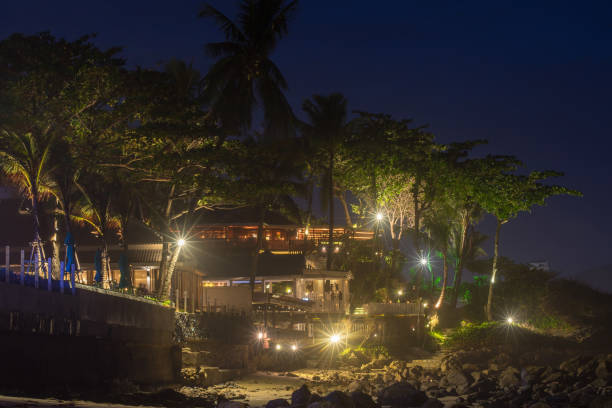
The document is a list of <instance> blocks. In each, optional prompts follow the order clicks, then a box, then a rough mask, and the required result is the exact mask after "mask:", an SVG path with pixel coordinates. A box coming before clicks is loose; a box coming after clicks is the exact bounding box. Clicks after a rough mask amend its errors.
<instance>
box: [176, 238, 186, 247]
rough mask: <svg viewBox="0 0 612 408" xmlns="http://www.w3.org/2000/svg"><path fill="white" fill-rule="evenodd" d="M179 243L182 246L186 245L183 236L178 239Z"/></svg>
mask: <svg viewBox="0 0 612 408" xmlns="http://www.w3.org/2000/svg"><path fill="white" fill-rule="evenodd" d="M176 243H177V245H178V246H180V247H182V246H183V245H185V240H184V239H183V238H181V239H179V240H178V241H176Z"/></svg>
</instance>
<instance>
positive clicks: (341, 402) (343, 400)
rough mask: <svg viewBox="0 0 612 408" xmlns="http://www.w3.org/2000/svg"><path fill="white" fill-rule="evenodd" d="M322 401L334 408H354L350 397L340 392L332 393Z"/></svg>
mask: <svg viewBox="0 0 612 408" xmlns="http://www.w3.org/2000/svg"><path fill="white" fill-rule="evenodd" d="M324 400H325V401H327V402H329V403H330V404H331V406H332V407H334V408H355V404H354V403H353V400H352V399H351V397H349V396H348V395H346V394H345V393H343V392H342V391H332V392H330V393H329V394H327V395H326V396H325V398H324Z"/></svg>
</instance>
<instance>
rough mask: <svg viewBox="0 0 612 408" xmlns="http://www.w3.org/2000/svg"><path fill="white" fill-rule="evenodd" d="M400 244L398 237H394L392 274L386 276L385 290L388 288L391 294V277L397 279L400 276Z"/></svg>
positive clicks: (392, 240)
mask: <svg viewBox="0 0 612 408" xmlns="http://www.w3.org/2000/svg"><path fill="white" fill-rule="evenodd" d="M399 243H400V239H399V237H398V236H397V235H394V237H393V238H392V239H391V268H390V269H391V271H390V272H391V273H388V274H386V275H387V279H386V282H385V288H387V293H388V294H390V293H391V292H390V289H391V282H390V280H391V277H396V276H397V275H398V269H399V265H398V260H399V252H400V251H399Z"/></svg>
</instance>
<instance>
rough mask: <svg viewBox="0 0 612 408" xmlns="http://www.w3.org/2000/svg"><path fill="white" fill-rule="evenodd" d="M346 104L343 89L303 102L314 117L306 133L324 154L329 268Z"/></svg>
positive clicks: (321, 165) (322, 169)
mask: <svg viewBox="0 0 612 408" xmlns="http://www.w3.org/2000/svg"><path fill="white" fill-rule="evenodd" d="M346 105H347V101H346V98H345V97H344V95H342V94H340V93H333V94H330V95H327V96H324V95H313V96H312V98H311V99H307V100H306V101H304V103H303V104H302V109H303V110H304V112H306V114H307V115H308V119H309V121H310V125H307V127H306V135H307V137H310V138H311V139H312V140H313V143H312V144H313V146H314V152H313V153H314V155H316V156H320V162H319V166H318V171H319V174H320V176H321V179H320V184H321V186H322V203H323V204H324V206H323V208H325V207H327V210H328V211H329V238H328V239H329V241H328V242H329V248H328V251H327V269H328V270H329V269H331V267H332V259H333V258H332V257H333V252H334V251H333V243H334V193H335V190H336V188H335V187H336V186H335V184H334V183H335V180H334V162H335V161H336V154H337V150H338V145H339V144H340V143H341V141H342V139H343V136H344V132H345V131H346Z"/></svg>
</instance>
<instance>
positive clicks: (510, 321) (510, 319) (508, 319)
mask: <svg viewBox="0 0 612 408" xmlns="http://www.w3.org/2000/svg"><path fill="white" fill-rule="evenodd" d="M506 323H508V324H512V323H514V319H513V318H512V317H508V318H507V319H506Z"/></svg>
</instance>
